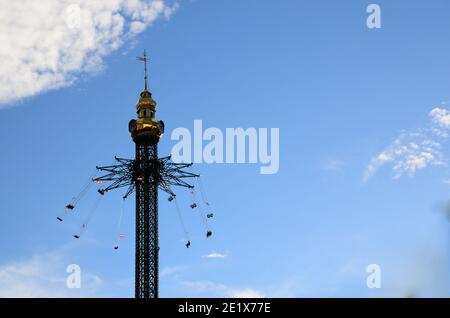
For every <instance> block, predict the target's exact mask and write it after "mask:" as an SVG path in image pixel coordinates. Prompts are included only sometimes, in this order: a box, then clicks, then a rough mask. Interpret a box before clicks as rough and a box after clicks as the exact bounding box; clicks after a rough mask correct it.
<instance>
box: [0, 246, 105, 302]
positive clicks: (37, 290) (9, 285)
mask: <svg viewBox="0 0 450 318" xmlns="http://www.w3.org/2000/svg"><path fill="white" fill-rule="evenodd" d="M67 265H68V264H64V261H63V258H62V256H61V255H60V254H59V253H57V252H53V253H43V254H36V255H33V256H32V257H30V258H28V259H23V260H21V261H16V262H10V263H8V264H4V265H1V266H0V298H7V297H14V298H31V297H33V298H34V297H36V298H48V297H93V296H95V293H96V291H97V289H98V288H99V287H100V286H101V285H102V279H101V278H100V277H98V276H97V275H94V274H91V273H87V272H82V275H81V288H80V289H69V288H68V287H67V285H66V279H67V276H68V275H69V273H67V272H66V266H67Z"/></svg>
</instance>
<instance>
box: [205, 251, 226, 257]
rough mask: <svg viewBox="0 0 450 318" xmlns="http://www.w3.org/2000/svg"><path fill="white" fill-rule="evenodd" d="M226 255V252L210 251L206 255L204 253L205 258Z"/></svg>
mask: <svg viewBox="0 0 450 318" xmlns="http://www.w3.org/2000/svg"><path fill="white" fill-rule="evenodd" d="M226 256H227V255H226V254H222V253H218V252H212V253H209V254H208V255H205V256H204V257H206V258H225V257H226Z"/></svg>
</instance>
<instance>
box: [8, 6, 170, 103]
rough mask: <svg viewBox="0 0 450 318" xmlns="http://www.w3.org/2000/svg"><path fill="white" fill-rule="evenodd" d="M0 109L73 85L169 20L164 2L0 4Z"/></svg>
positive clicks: (167, 8) (167, 9)
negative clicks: (157, 22)
mask: <svg viewBox="0 0 450 318" xmlns="http://www.w3.org/2000/svg"><path fill="white" fill-rule="evenodd" d="M0 7H1V10H0V60H1V61H2V63H1V64H0V105H1V104H3V105H4V104H6V103H11V102H14V101H17V100H18V99H21V98H24V97H29V96H33V95H36V94H39V93H42V92H45V91H47V90H51V89H56V88H59V87H63V86H67V85H70V84H72V83H73V82H74V81H75V80H76V78H77V77H79V76H80V75H82V74H84V73H87V72H93V71H97V70H99V69H101V67H102V60H103V58H104V57H105V56H106V55H107V54H108V53H110V52H112V51H113V50H116V49H117V48H119V47H120V46H121V45H122V44H123V43H124V42H126V41H127V40H130V39H132V38H133V37H134V36H135V35H137V34H138V33H140V32H142V31H143V30H145V28H147V27H148V26H150V25H151V24H152V23H153V22H154V21H155V20H156V19H157V18H159V17H164V18H166V19H168V18H169V17H170V16H171V14H172V13H173V11H174V10H175V9H176V8H177V4H173V5H168V4H167V1H166V0H39V1H35V0H21V1H9V0H0Z"/></svg>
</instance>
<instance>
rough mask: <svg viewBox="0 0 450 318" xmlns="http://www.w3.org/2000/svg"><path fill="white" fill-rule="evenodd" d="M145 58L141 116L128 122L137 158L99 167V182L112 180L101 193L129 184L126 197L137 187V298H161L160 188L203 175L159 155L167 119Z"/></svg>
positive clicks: (144, 57) (140, 99) (181, 184)
mask: <svg viewBox="0 0 450 318" xmlns="http://www.w3.org/2000/svg"><path fill="white" fill-rule="evenodd" d="M138 60H140V61H143V62H144V81H145V86H144V90H143V91H142V92H141V94H140V98H139V101H138V103H137V105H136V108H137V119H132V120H131V121H130V122H129V124H128V129H129V132H130V133H131V138H132V139H133V141H134V143H135V147H136V157H135V159H134V160H130V159H121V158H117V157H116V158H115V159H116V161H118V164H116V165H111V166H104V167H97V169H99V170H101V171H104V172H107V173H106V174H105V175H103V176H101V177H99V178H95V179H94V181H96V182H104V181H106V182H110V184H109V186H108V187H107V188H105V189H100V190H98V191H99V193H100V194H102V195H103V194H105V193H106V192H108V191H110V190H113V189H117V188H121V187H128V190H127V192H126V194H125V196H124V199H126V198H127V197H128V196H129V195H130V194H131V193H133V192H134V191H136V259H135V261H136V264H135V286H136V287H135V295H136V298H158V252H159V244H158V239H159V236H158V189H161V190H163V191H165V192H167V193H168V194H169V195H170V198H174V197H175V193H174V192H173V191H172V186H182V187H186V188H193V186H192V185H190V184H188V183H186V182H185V181H183V179H184V178H194V177H199V175H196V174H193V173H190V172H187V171H184V170H183V169H185V168H187V167H190V166H191V165H192V164H191V163H189V164H186V163H174V162H172V161H171V158H170V157H164V158H158V143H159V140H160V138H161V137H162V135H163V134H164V122H163V121H160V120H157V119H156V118H155V112H156V102H155V101H154V100H153V98H152V93H151V92H150V91H149V90H148V83H147V82H148V77H147V54H146V52H145V51H144V56H142V57H138Z"/></svg>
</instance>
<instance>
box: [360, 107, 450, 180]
mask: <svg viewBox="0 0 450 318" xmlns="http://www.w3.org/2000/svg"><path fill="white" fill-rule="evenodd" d="M429 117H430V124H429V125H428V126H427V128H419V129H417V130H415V131H410V132H408V131H403V132H402V133H401V134H400V135H399V136H398V137H397V138H396V139H395V140H394V141H393V142H392V143H391V144H390V145H389V146H388V147H387V148H386V149H385V150H383V151H382V152H381V153H380V154H378V155H377V156H375V157H373V158H372V159H371V160H370V162H369V164H368V166H367V168H366V170H365V172H364V180H368V179H369V178H370V177H371V176H372V175H373V174H374V173H375V172H376V171H377V170H378V169H379V168H381V167H382V166H384V165H385V164H388V163H391V164H392V165H393V168H392V169H393V171H394V173H395V175H394V178H400V177H401V176H402V175H404V174H407V175H409V176H414V174H415V173H416V172H417V171H418V170H421V169H425V168H426V167H428V166H443V165H446V160H445V158H444V153H443V146H442V145H443V142H444V141H445V140H446V139H447V138H448V129H450V111H449V110H447V109H443V108H434V109H433V110H432V111H431V112H430V113H429Z"/></svg>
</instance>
